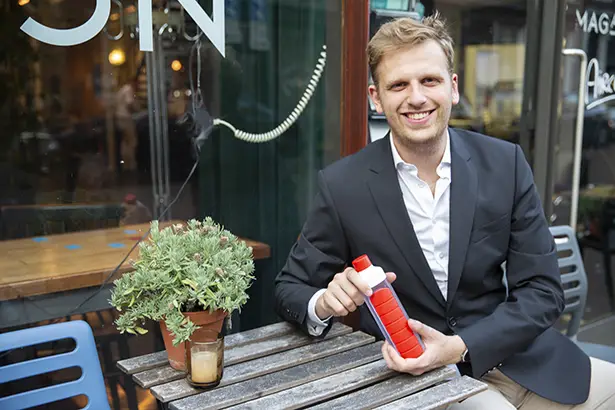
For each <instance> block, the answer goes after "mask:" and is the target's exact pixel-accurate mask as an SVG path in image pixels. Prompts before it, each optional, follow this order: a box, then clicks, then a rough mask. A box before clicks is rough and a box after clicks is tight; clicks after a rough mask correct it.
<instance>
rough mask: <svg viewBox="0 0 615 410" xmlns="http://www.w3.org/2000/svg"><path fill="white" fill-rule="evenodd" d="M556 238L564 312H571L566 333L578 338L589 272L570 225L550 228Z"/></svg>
mask: <svg viewBox="0 0 615 410" xmlns="http://www.w3.org/2000/svg"><path fill="white" fill-rule="evenodd" d="M549 229H550V230H551V234H552V235H553V238H554V240H555V246H556V249H557V262H558V265H559V268H560V272H561V278H562V285H563V287H564V298H565V303H566V306H565V308H564V313H570V315H571V318H570V322H568V329H567V330H566V335H567V336H568V337H570V338H573V339H574V338H576V335H577V333H578V332H579V326H580V325H581V319H582V318H583V313H584V312H585V303H586V301H587V274H586V273H585V267H584V265H583V258H582V257H581V251H580V249H579V243H578V242H577V237H576V233H575V232H574V230H573V229H572V228H571V227H570V226H564V225H562V226H552V227H550V228H549Z"/></svg>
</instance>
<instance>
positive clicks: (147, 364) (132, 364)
mask: <svg viewBox="0 0 615 410" xmlns="http://www.w3.org/2000/svg"><path fill="white" fill-rule="evenodd" d="M165 364H169V358H168V357H167V352H166V351H164V350H163V351H161V352H155V353H149V354H146V355H143V356H138V357H132V358H130V359H124V360H119V361H118V362H117V367H118V368H119V369H120V370H121V371H123V372H124V373H126V374H133V373H137V372H141V371H143V370H147V369H153V368H154V367H159V366H164V365H165Z"/></svg>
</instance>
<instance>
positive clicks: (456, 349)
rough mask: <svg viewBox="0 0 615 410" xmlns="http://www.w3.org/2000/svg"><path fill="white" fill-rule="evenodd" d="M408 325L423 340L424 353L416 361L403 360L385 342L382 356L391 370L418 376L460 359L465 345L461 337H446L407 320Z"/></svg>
mask: <svg viewBox="0 0 615 410" xmlns="http://www.w3.org/2000/svg"><path fill="white" fill-rule="evenodd" d="M408 324H409V325H410V327H411V328H412V330H413V331H414V333H416V334H417V335H419V336H421V338H422V339H423V344H424V345H425V351H424V352H423V354H422V355H421V356H419V357H418V358H416V359H404V358H403V357H401V356H400V355H399V353H397V351H396V350H395V348H393V346H391V345H389V344H388V343H387V342H385V343H384V344H383V345H382V355H383V356H384V360H385V361H386V363H387V366H388V367H389V369H391V370H395V371H398V372H402V373H410V374H412V375H414V376H419V375H421V374H423V373H425V372H428V371H430V370H433V369H436V368H438V367H442V366H445V365H448V364H456V363H458V362H459V361H460V359H461V354H462V353H463V352H464V351H465V349H466V345H465V343H464V342H463V340H462V339H461V337H459V336H457V335H455V336H446V335H444V334H442V333H440V332H438V331H437V330H436V329H433V328H431V327H429V326H427V325H425V324H423V323H421V322H419V321H416V320H412V319H410V320H408Z"/></svg>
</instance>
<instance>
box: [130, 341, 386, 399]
mask: <svg viewBox="0 0 615 410" xmlns="http://www.w3.org/2000/svg"><path fill="white" fill-rule="evenodd" d="M374 341H375V338H374V337H373V336H370V335H368V334H365V333H363V332H355V333H352V334H349V335H344V336H339V337H334V338H332V339H330V340H324V341H322V342H320V343H314V344H311V345H307V346H303V347H300V348H297V349H293V350H288V351H286V352H282V353H278V354H275V355H272V356H267V357H261V358H260V359H256V360H251V361H249V362H245V363H240V364H237V365H234V366H230V367H226V368H225V369H224V376H223V377H222V381H221V382H220V385H219V386H218V388H221V387H224V386H228V385H230V384H234V383H239V382H242V381H244V380H249V379H252V378H255V377H258V376H262V375H265V374H269V373H273V372H276V371H280V370H284V369H287V368H289V367H293V366H298V365H300V364H303V363H308V362H311V361H314V360H317V359H323V358H325V357H327V356H331V355H334V354H337V353H341V352H345V351H347V350H351V349H354V348H356V347H359V346H364V345H366V344H369V343H373V342H374ZM184 376H185V375H184V374H181V375H180V377H181V380H176V381H173V382H170V383H165V384H161V385H158V386H155V387H153V388H152V389H151V392H152V394H153V395H154V397H156V398H157V399H158V400H160V401H162V402H164V403H167V402H169V401H172V400H178V399H181V398H184V397H188V396H192V395H193V394H197V393H201V392H202V391H201V390H198V389H195V388H193V387H192V386H190V385H189V384H188V383H187V382H186V380H185V377H184ZM135 378H136V375H135Z"/></svg>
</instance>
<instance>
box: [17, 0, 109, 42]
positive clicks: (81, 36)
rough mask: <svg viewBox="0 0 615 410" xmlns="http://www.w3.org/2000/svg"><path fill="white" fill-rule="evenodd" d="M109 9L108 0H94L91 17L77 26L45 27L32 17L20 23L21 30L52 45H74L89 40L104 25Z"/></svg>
mask: <svg viewBox="0 0 615 410" xmlns="http://www.w3.org/2000/svg"><path fill="white" fill-rule="evenodd" d="M110 11H111V1H110V0H96V8H95V9H94V13H93V14H92V17H90V18H89V19H88V21H86V22H85V23H83V24H82V25H80V26H79V27H74V28H67V29H58V28H51V27H47V26H45V25H43V24H41V23H39V22H38V21H36V20H34V19H33V18H32V17H28V19H27V20H26V21H25V22H24V23H23V24H22V25H21V31H23V32H24V33H26V34H27V35H29V36H30V37H32V38H35V39H36V40H38V41H40V42H42V43H47V44H51V45H54V46H74V45H76V44H81V43H85V42H86V41H88V40H90V39H91V38H93V37H94V36H96V35H97V34H98V33H100V30H102V29H103V27H105V24H106V23H107V19H109V12H110Z"/></svg>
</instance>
